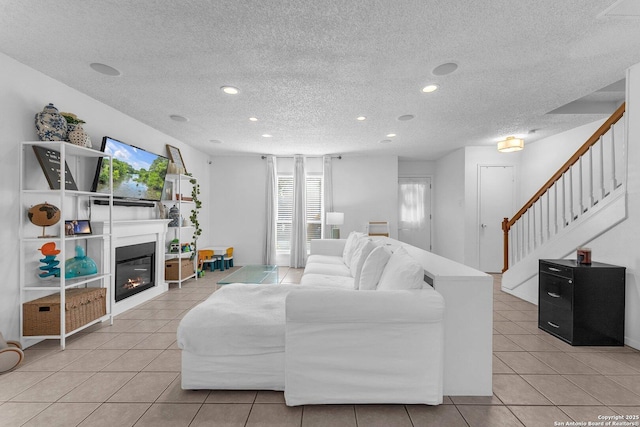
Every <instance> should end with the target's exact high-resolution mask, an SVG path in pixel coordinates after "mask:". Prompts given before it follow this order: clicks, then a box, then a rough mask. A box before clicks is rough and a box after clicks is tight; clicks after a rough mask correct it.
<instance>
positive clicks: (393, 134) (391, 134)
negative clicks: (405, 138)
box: [387, 133, 396, 138]
mask: <svg viewBox="0 0 640 427" xmlns="http://www.w3.org/2000/svg"><path fill="white" fill-rule="evenodd" d="M394 136H396V134H395V133H389V134H387V138H393V137H394Z"/></svg>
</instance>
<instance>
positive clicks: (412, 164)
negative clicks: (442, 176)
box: [398, 160, 436, 177]
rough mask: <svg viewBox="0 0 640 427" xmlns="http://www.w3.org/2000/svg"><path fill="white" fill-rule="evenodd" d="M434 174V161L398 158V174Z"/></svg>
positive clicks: (402, 175) (405, 175) (409, 175)
mask: <svg viewBox="0 0 640 427" xmlns="http://www.w3.org/2000/svg"><path fill="white" fill-rule="evenodd" d="M435 174H436V162H432V161H429V160H399V161H398V176H400V177H411V176H431V177H432V176H434V175H435Z"/></svg>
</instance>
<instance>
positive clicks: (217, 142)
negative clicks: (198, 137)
mask: <svg viewBox="0 0 640 427" xmlns="http://www.w3.org/2000/svg"><path fill="white" fill-rule="evenodd" d="M209 142H210V143H212V144H222V141H220V140H219V139H210V140H209Z"/></svg>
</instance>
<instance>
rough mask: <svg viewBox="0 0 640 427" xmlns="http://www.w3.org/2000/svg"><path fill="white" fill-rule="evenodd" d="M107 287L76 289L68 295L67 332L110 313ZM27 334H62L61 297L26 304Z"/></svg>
mask: <svg viewBox="0 0 640 427" xmlns="http://www.w3.org/2000/svg"><path fill="white" fill-rule="evenodd" d="M106 297H107V290H106V288H79V289H78V288H74V289H67V290H66V292H65V298H66V301H65V333H68V332H71V331H73V330H75V329H78V328H79V327H81V326H83V325H86V324H87V323H89V322H91V321H92V320H95V319H98V318H100V317H102V316H104V315H105V314H107V303H106ZM22 313H23V335H24V336H34V335H60V294H59V293H57V294H52V295H47V296H46V297H42V298H38V299H36V300H33V301H29V302H25V303H24V304H23V305H22Z"/></svg>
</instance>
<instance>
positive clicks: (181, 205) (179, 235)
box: [163, 174, 198, 288]
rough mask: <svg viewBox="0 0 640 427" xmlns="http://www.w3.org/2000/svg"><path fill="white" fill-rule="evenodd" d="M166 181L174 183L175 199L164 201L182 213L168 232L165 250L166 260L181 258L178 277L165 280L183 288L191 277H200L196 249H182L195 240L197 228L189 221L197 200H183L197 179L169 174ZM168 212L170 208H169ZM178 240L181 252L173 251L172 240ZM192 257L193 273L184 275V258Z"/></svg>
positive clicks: (189, 193) (189, 194)
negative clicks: (175, 224) (194, 233)
mask: <svg viewBox="0 0 640 427" xmlns="http://www.w3.org/2000/svg"><path fill="white" fill-rule="evenodd" d="M165 180H166V181H169V182H171V183H172V185H173V200H163V203H167V208H168V209H171V208H172V207H173V206H174V205H175V206H176V207H177V208H178V212H179V213H180V221H179V226H178V227H171V226H170V227H169V230H168V232H167V239H166V241H167V245H169V247H168V248H167V250H166V251H165V260H166V261H168V260H171V259H180V261H179V262H178V279H177V280H169V279H167V278H166V277H165V281H166V282H167V283H169V284H171V283H177V284H178V287H179V288H182V282H184V281H186V280H189V279H196V280H197V279H198V277H197V276H198V275H197V262H198V260H197V255H196V253H195V252H194V251H191V250H189V251H185V252H183V251H182V245H183V244H186V243H191V242H192V241H193V232H194V231H195V228H194V226H193V224H191V222H190V221H189V217H190V216H191V210H192V209H194V208H195V202H193V201H191V200H183V199H182V198H183V196H184V197H191V190H192V188H193V185H194V184H192V183H191V180H196V179H195V178H193V177H192V176H189V175H183V174H167V176H166V178H165ZM167 213H168V210H167ZM183 220H186V224H184V225H183ZM174 240H177V241H178V242H179V244H180V252H171V250H170V249H171V242H172V241H174ZM185 258H186V259H191V261H192V263H193V271H194V272H193V273H192V274H187V275H186V276H185V277H182V276H183V274H182V262H181V261H182V260H183V259H185Z"/></svg>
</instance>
